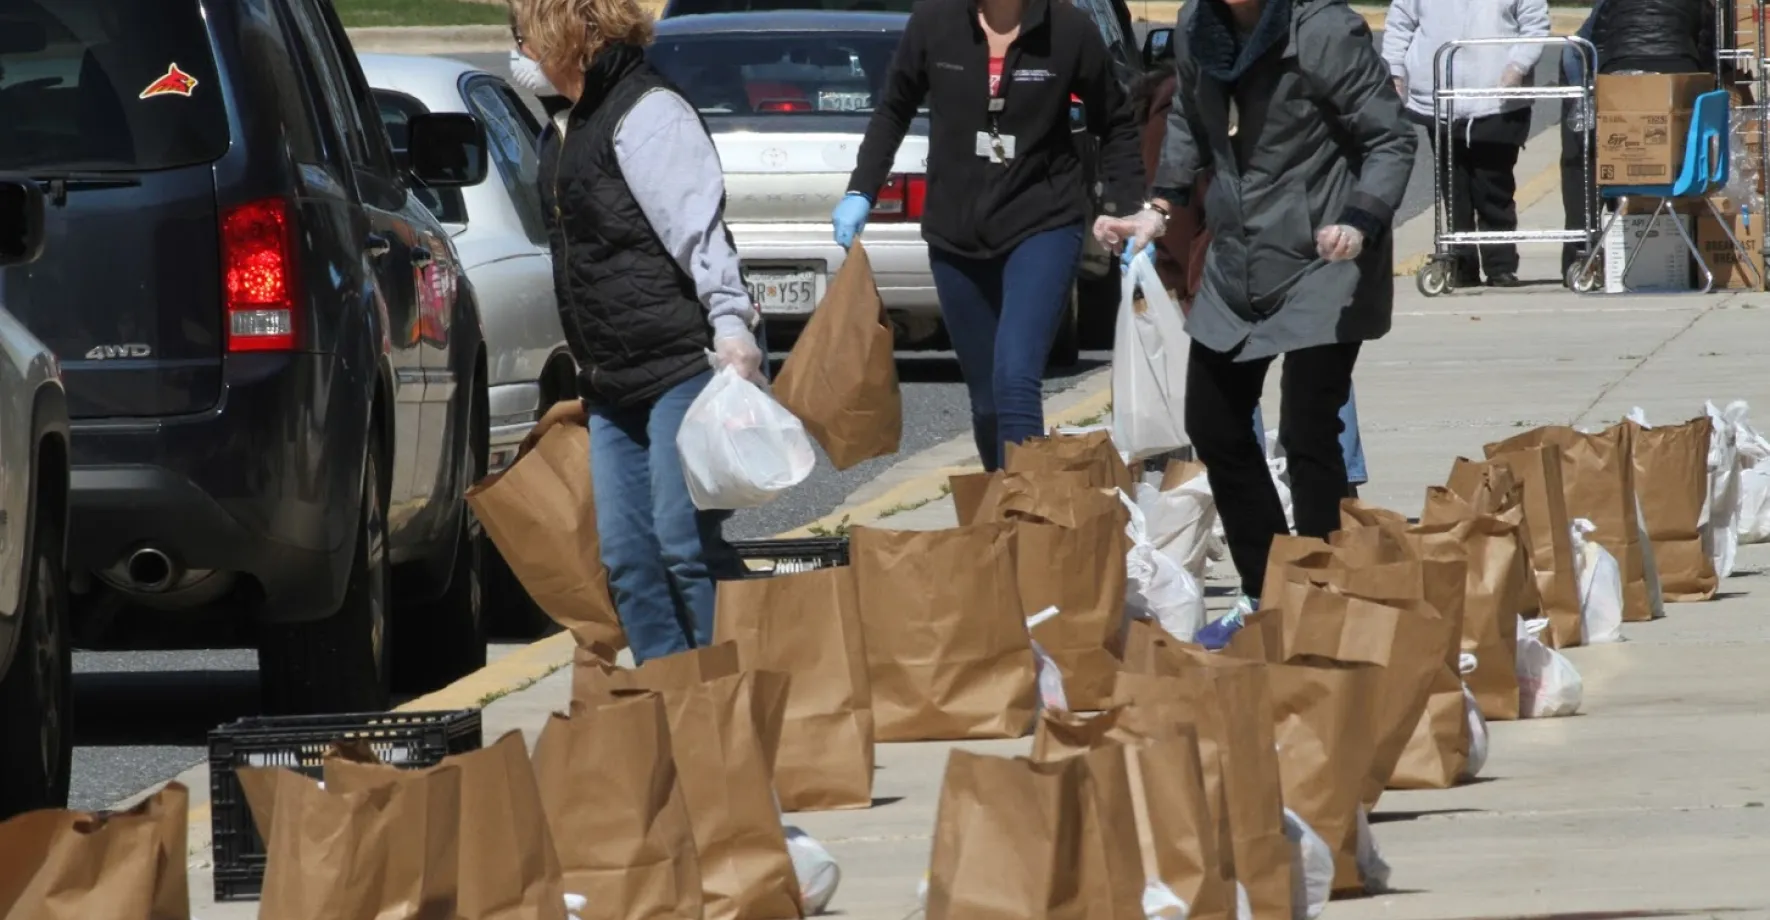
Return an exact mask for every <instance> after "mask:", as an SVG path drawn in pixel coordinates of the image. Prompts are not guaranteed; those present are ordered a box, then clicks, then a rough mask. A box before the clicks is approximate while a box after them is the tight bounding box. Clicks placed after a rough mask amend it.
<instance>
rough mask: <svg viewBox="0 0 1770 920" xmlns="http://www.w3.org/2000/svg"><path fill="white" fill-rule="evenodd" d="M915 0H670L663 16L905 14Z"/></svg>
mask: <svg viewBox="0 0 1770 920" xmlns="http://www.w3.org/2000/svg"><path fill="white" fill-rule="evenodd" d="M915 6H916V0H671V2H670V3H669V4H668V5H667V6H666V7H665V8H664V16H665V18H670V17H675V16H700V15H702V14H706V13H750V12H755V11H757V10H836V11H839V12H844V13H908V12H910V11H911V10H913V9H915Z"/></svg>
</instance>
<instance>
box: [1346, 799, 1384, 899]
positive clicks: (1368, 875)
mask: <svg viewBox="0 0 1770 920" xmlns="http://www.w3.org/2000/svg"><path fill="white" fill-rule="evenodd" d="M1354 830H1355V832H1356V836H1355V838H1354V840H1353V843H1354V845H1355V849H1354V850H1353V861H1354V862H1356V863H1357V864H1358V877H1359V878H1360V879H1362V880H1363V881H1364V893H1365V894H1383V893H1384V892H1387V891H1388V890H1389V874H1390V869H1389V861H1388V860H1386V859H1384V858H1383V853H1382V851H1381V850H1378V849H1377V837H1376V835H1375V834H1372V833H1371V813H1370V810H1369V809H1367V808H1365V807H1364V806H1363V805H1360V806H1358V820H1357V822H1356V823H1355V825H1354Z"/></svg>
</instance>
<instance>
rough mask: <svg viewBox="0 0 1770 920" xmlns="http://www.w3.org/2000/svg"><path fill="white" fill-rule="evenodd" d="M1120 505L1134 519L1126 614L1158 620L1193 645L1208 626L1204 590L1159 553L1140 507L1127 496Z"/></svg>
mask: <svg viewBox="0 0 1770 920" xmlns="http://www.w3.org/2000/svg"><path fill="white" fill-rule="evenodd" d="M1119 501H1121V502H1123V503H1124V505H1125V508H1126V509H1127V510H1129V511H1130V515H1131V518H1130V522H1129V523H1127V524H1126V525H1125V536H1127V537H1130V538H1131V548H1130V549H1129V550H1128V551H1126V553H1125V576H1126V578H1127V583H1126V585H1125V614H1126V615H1127V616H1129V617H1133V618H1135V619H1139V620H1154V621H1155V623H1156V625H1158V626H1160V627H1161V628H1162V629H1164V630H1166V631H1167V632H1168V634H1169V635H1171V636H1173V637H1174V638H1176V639H1179V640H1180V641H1182V642H1191V641H1192V637H1193V634H1195V633H1197V632H1198V629H1199V627H1201V626H1203V625H1205V592H1204V589H1203V588H1202V587H1201V586H1200V585H1199V581H1198V579H1197V578H1194V577H1193V576H1192V573H1191V572H1188V571H1186V570H1185V569H1183V568H1181V567H1180V565H1179V563H1177V562H1175V561H1174V560H1172V559H1169V558H1168V557H1167V556H1165V555H1163V554H1162V553H1160V552H1158V551H1157V550H1156V548H1155V544H1153V543H1151V542H1150V541H1149V529H1148V524H1147V522H1146V521H1145V519H1144V517H1143V510H1142V509H1141V508H1139V507H1137V503H1136V502H1134V501H1132V500H1131V497H1130V496H1128V495H1126V494H1124V493H1123V492H1120V493H1119Z"/></svg>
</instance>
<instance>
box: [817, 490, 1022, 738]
mask: <svg viewBox="0 0 1770 920" xmlns="http://www.w3.org/2000/svg"><path fill="white" fill-rule="evenodd" d="M1014 527H1015V525H1013V524H1008V523H992V524H976V525H973V526H971V527H960V528H957V529H953V530H932V531H890V530H875V529H873V528H870V527H857V528H855V529H854V533H853V535H852V537H851V538H850V540H851V542H850V546H849V557H850V559H851V560H852V564H853V566H854V573H855V579H856V584H857V585H858V587H859V590H860V614H861V627H862V631H863V633H864V634H865V637H866V648H867V672H868V677H869V679H870V681H871V683H872V689H873V719H874V726H875V727H874V731H875V733H876V736H877V738H878V740H879V741H887V742H889V741H939V740H960V739H968V738H1018V737H1020V736H1022V735H1024V734H1026V731H1027V728H1028V726H1029V725H1030V724H1031V722H1032V717H1033V713H1034V712H1035V711H1036V709H1037V702H1038V692H1037V685H1036V682H1035V681H1036V677H1035V671H1034V665H1033V656H1032V642H1031V638H1030V637H1029V636H1028V634H1027V630H1026V617H1027V615H1028V614H1029V613H1034V612H1037V611H1028V610H1026V609H1025V604H1024V603H1022V601H1021V600H1020V588H1019V586H1018V583H1017V579H1016V574H1015V565H1014V549H1013V542H1012V541H1013V531H1014Z"/></svg>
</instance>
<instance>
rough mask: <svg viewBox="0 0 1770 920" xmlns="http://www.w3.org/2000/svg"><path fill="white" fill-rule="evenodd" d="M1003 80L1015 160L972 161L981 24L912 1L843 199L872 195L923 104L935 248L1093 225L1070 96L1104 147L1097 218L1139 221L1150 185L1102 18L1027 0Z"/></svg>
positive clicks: (927, 222)
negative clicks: (1078, 101)
mask: <svg viewBox="0 0 1770 920" xmlns="http://www.w3.org/2000/svg"><path fill="white" fill-rule="evenodd" d="M1003 71H1004V73H1003V93H1004V95H1005V98H1004V103H1003V104H1004V108H1003V111H1002V112H1001V114H1000V119H999V123H998V130H999V132H1000V133H1001V134H1002V135H1004V136H1008V135H1011V136H1013V138H1014V157H1013V159H1011V160H1009V161H1008V162H1006V163H992V162H990V160H989V159H988V158H987V157H980V156H978V155H977V144H978V135H979V133H985V134H987V132H988V130H989V113H988V106H989V42H988V39H987V38H986V37H985V35H984V31H983V27H982V26H981V25H980V24H979V23H978V21H977V4H976V2H975V0H921V2H919V3H917V4H916V8H915V11H914V12H913V13H911V14H910V19H909V24H908V25H907V26H906V27H905V30H904V35H903V40H902V42H901V43H900V44H899V45H898V47H897V57H896V58H895V60H893V61H892V65H891V73H890V75H889V76H887V77H886V83H885V87H884V90H883V92H882V94H881V98H880V100H879V103H878V106H877V108H876V109H875V110H874V113H873V118H872V123H871V124H870V125H868V127H867V134H866V139H865V140H864V141H862V143H861V146H860V153H859V156H858V158H857V159H856V162H855V168H854V173H853V175H852V176H850V177H849V180H848V188H849V190H850V191H853V192H859V193H861V194H863V195H866V196H867V197H869V198H873V197H876V196H877V195H878V192H879V188H880V186H882V185H883V184H884V182H885V179H886V177H887V176H888V175H889V174H890V173H891V172H892V162H893V160H894V159H895V157H896V155H897V148H898V145H899V144H901V143H902V142H903V136H904V132H905V131H906V130H907V129H908V128H909V124H910V121H911V120H912V119H914V118H915V117H916V112H917V109H918V108H919V107H921V106H922V104H923V103H924V102H926V103H927V106H928V113H929V132H928V167H927V175H928V197H927V204H926V207H925V210H924V212H923V217H922V236H923V238H924V239H926V240H927V241H928V242H929V244H930V245H933V246H938V247H940V248H941V249H944V250H947V251H949V252H953V253H956V254H958V255H962V256H968V257H971V258H990V257H993V256H997V255H1000V254H1002V253H1004V252H1007V251H1009V250H1010V249H1012V248H1014V246H1015V245H1016V244H1018V243H1019V242H1020V241H1021V240H1023V239H1025V238H1027V237H1028V236H1031V235H1032V234H1034V233H1038V232H1040V231H1043V230H1050V229H1053V228H1056V227H1062V226H1066V225H1070V224H1076V223H1083V222H1086V221H1089V220H1092V218H1093V212H1094V209H1093V205H1092V204H1091V200H1090V196H1089V194H1088V189H1087V186H1086V179H1085V178H1084V172H1083V169H1082V161H1081V155H1080V152H1079V151H1078V150H1077V149H1076V140H1075V137H1074V135H1073V134H1072V133H1071V129H1070V120H1069V105H1070V95H1071V94H1074V95H1075V96H1077V97H1079V98H1080V99H1081V100H1082V105H1083V110H1084V111H1085V112H1086V115H1087V127H1088V130H1089V131H1090V132H1091V133H1093V134H1094V135H1095V136H1096V137H1098V138H1100V143H1101V152H1100V161H1101V178H1102V179H1103V180H1104V183H1105V195H1104V197H1103V202H1102V206H1101V207H1102V210H1103V211H1105V212H1106V213H1109V214H1130V213H1134V212H1136V211H1137V210H1138V209H1139V208H1140V207H1141V204H1142V194H1143V187H1144V186H1143V163H1142V159H1141V157H1140V155H1139V152H1138V124H1137V121H1136V119H1135V117H1134V116H1133V113H1132V111H1131V105H1130V100H1129V98H1128V96H1127V94H1126V88H1125V87H1123V86H1121V85H1120V84H1119V82H1118V79H1117V78H1116V77H1115V76H1114V75H1113V70H1112V59H1111V56H1110V55H1109V54H1108V53H1107V50H1106V43H1105V42H1104V41H1103V40H1102V39H1101V37H1100V30H1099V28H1098V27H1097V26H1096V25H1095V23H1094V20H1093V19H1092V18H1090V17H1089V16H1088V14H1087V13H1085V12H1083V11H1082V10H1080V9H1077V8H1076V7H1074V6H1071V5H1070V4H1068V3H1066V2H1063V0H1027V4H1026V11H1025V13H1023V14H1022V16H1021V25H1020V36H1019V38H1017V39H1015V41H1014V44H1013V45H1012V46H1010V48H1009V50H1008V54H1007V58H1006V61H1005V65H1004V68H1003Z"/></svg>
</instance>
